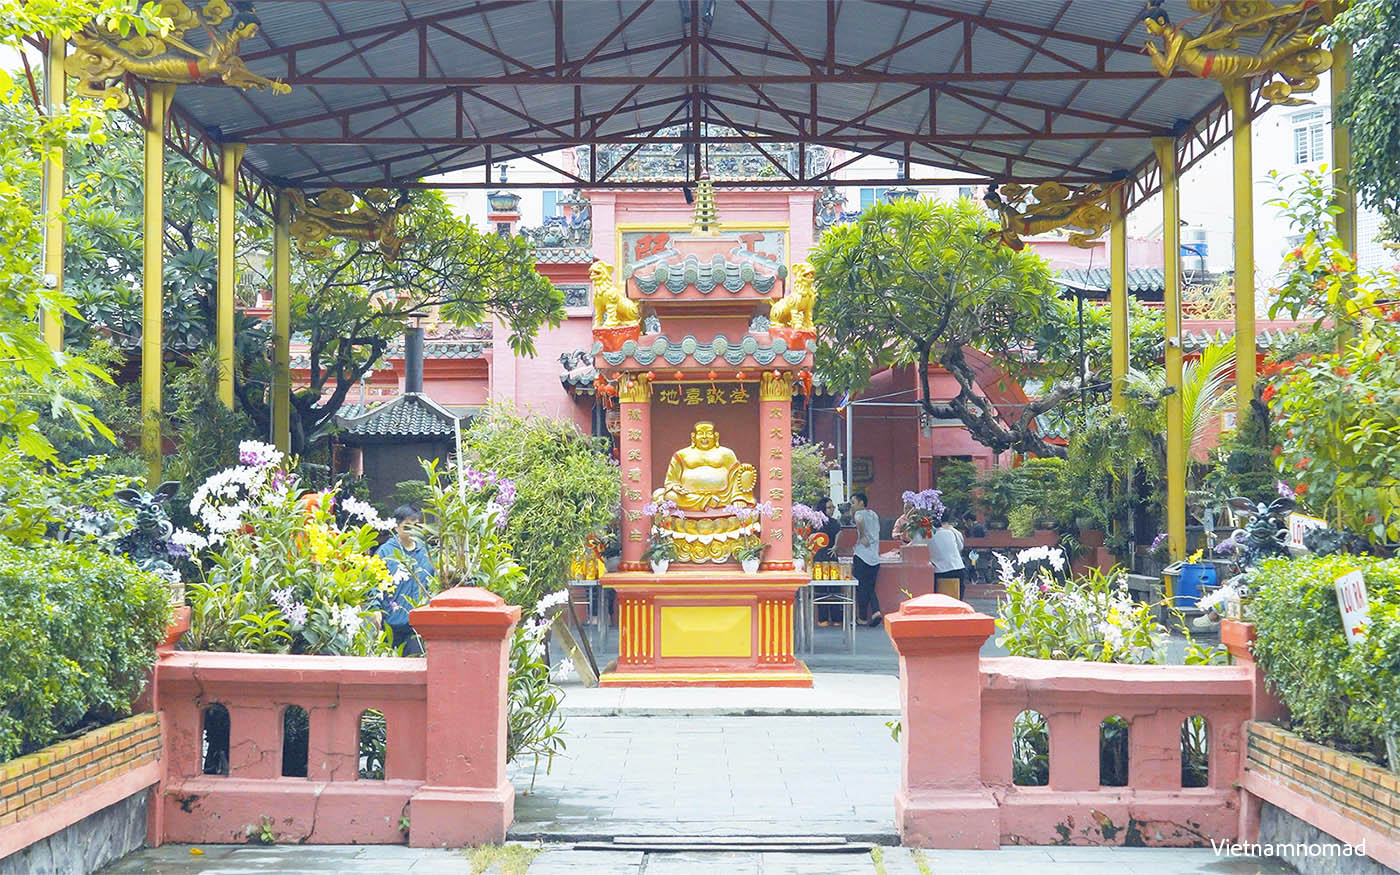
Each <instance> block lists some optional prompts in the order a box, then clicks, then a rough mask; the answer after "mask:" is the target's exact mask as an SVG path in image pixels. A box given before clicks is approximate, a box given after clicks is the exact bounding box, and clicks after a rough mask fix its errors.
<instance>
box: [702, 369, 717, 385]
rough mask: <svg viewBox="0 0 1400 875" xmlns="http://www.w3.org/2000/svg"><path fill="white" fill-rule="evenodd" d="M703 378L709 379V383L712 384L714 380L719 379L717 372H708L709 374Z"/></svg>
mask: <svg viewBox="0 0 1400 875" xmlns="http://www.w3.org/2000/svg"><path fill="white" fill-rule="evenodd" d="M705 376H707V377H709V378H710V382H711V383H713V382H714V381H715V380H717V379H719V374H718V373H717V372H715V371H710V372H709V373H708V374H706V375H705Z"/></svg>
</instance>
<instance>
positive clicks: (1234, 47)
mask: <svg viewBox="0 0 1400 875" xmlns="http://www.w3.org/2000/svg"><path fill="white" fill-rule="evenodd" d="M1161 3H1162V0H1152V2H1151V3H1149V4H1148V8H1147V15H1146V17H1145V18H1144V19H1143V24H1144V26H1145V27H1146V28H1147V32H1148V34H1150V35H1151V37H1153V38H1155V39H1149V40H1148V41H1147V43H1146V44H1145V45H1144V49H1145V50H1146V51H1147V54H1148V56H1149V57H1150V58H1151V59H1152V66H1153V67H1156V68H1157V72H1159V73H1161V74H1162V75H1163V76H1170V75H1171V73H1172V71H1173V70H1175V69H1177V68H1181V69H1183V70H1186V71H1188V72H1190V73H1192V74H1194V75H1196V76H1199V77H1201V78H1202V79H1214V80H1216V81H1218V82H1237V81H1240V80H1242V79H1251V78H1254V77H1256V76H1269V77H1273V76H1278V77H1279V78H1278V79H1272V80H1271V81H1269V82H1268V83H1266V84H1265V85H1264V87H1262V88H1260V89H1259V93H1260V94H1261V95H1262V96H1263V97H1264V99H1266V100H1268V101H1269V102H1270V103H1274V104H1281V105H1284V106H1296V105H1298V104H1300V103H1311V102H1312V101H1309V100H1304V99H1302V98H1300V97H1297V96H1296V95H1299V94H1310V93H1312V92H1313V91H1316V90H1317V87H1318V74H1319V73H1322V72H1323V71H1325V70H1327V69H1328V68H1330V67H1331V66H1332V53H1331V52H1329V51H1327V50H1326V49H1324V48H1322V47H1321V46H1319V45H1318V28H1320V27H1322V26H1323V25H1325V24H1329V23H1331V21H1332V18H1333V16H1334V15H1335V14H1336V11H1337V9H1336V7H1337V4H1336V2H1335V0H1302V2H1298V3H1288V4H1285V5H1282V6H1275V5H1274V4H1273V3H1272V2H1269V0H1188V5H1189V6H1190V7H1191V8H1192V9H1193V10H1195V11H1196V12H1199V13H1201V15H1200V16H1198V17H1204V16H1207V15H1208V16H1209V18H1208V19H1207V22H1206V25H1205V28H1204V29H1203V30H1202V31H1201V34H1200V36H1192V35H1191V34H1190V33H1188V32H1187V31H1186V30H1185V29H1183V27H1182V26H1181V25H1173V24H1172V22H1171V19H1170V17H1168V15H1167V12H1166V10H1165V9H1163V8H1162V5H1161ZM1193 20H1194V19H1193ZM1186 23H1189V22H1183V24H1186ZM1259 38H1262V42H1261V43H1260V45H1259V47H1258V49H1256V50H1255V51H1253V52H1248V51H1241V50H1239V49H1240V47H1241V42H1240V41H1241V40H1246V39H1247V40H1253V39H1259ZM1156 39H1160V40H1161V42H1162V44H1161V46H1160V47H1158V45H1157V43H1156V42H1155V40H1156Z"/></svg>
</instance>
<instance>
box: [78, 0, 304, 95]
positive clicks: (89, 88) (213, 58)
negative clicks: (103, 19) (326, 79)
mask: <svg viewBox="0 0 1400 875" xmlns="http://www.w3.org/2000/svg"><path fill="white" fill-rule="evenodd" d="M156 6H157V12H158V13H159V14H160V15H162V16H164V17H166V18H168V19H170V22H171V28H170V30H169V32H167V33H163V34H157V33H148V34H133V35H132V36H129V37H122V36H121V35H119V34H116V33H113V32H112V31H110V30H107V29H105V28H103V27H101V26H100V25H98V24H95V23H94V24H91V25H89V26H88V27H87V28H86V29H84V30H82V31H79V32H77V33H75V34H73V36H72V42H73V46H74V52H73V56H72V57H71V58H70V59H69V61H68V75H69V76H71V77H73V78H74V79H77V80H78V93H79V94H82V95H84V96H86V97H96V98H111V99H113V100H114V101H115V102H116V105H117V107H118V108H121V107H125V106H126V105H127V104H128V103H130V102H131V98H130V96H129V95H128V94H127V93H126V92H125V91H124V90H123V89H122V87H121V84H120V82H121V79H122V77H123V76H125V75H127V74H128V73H130V74H131V75H134V76H139V77H141V78H142V79H149V80H151V81H152V82H171V83H175V84H192V83H197V84H211V83H216V82H222V83H223V84H225V85H232V86H233V87H234V88H242V89H244V90H245V91H246V90H247V89H249V88H265V89H267V90H269V91H272V92H273V93H275V94H286V93H288V92H290V91H291V90H292V88H291V86H290V85H287V84H286V83H284V82H280V81H277V80H274V79H268V78H267V77H265V76H259V75H258V74H256V73H254V72H253V71H251V70H249V69H248V67H247V66H246V65H245V64H244V63H243V59H242V58H240V57H239V56H238V48H239V45H240V44H241V43H242V42H243V41H244V40H246V39H248V38H249V37H251V36H253V35H254V34H256V33H257V32H258V26H259V21H258V17H257V15H256V14H255V13H254V12H253V4H251V3H243V2H235V3H233V4H230V3H228V2H227V0H209V2H207V3H205V4H204V5H203V6H202V7H201V8H200V9H199V11H198V12H196V11H194V10H192V9H190V7H188V6H186V5H185V4H184V3H182V2H181V0H161V2H159V3H157V4H156ZM196 27H199V28H202V29H203V30H204V31H205V33H207V34H208V35H209V45H208V46H207V47H206V48H203V49H199V48H195V47H194V46H193V45H191V44H190V43H189V42H188V41H186V39H185V35H186V34H187V33H188V32H189V31H190V30H193V29H194V28H196Z"/></svg>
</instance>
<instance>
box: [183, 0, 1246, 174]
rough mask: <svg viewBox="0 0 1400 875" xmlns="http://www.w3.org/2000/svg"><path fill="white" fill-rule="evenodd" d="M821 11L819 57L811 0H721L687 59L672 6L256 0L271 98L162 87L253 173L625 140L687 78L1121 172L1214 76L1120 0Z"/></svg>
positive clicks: (773, 109) (1183, 12)
mask: <svg viewBox="0 0 1400 875" xmlns="http://www.w3.org/2000/svg"><path fill="white" fill-rule="evenodd" d="M829 8H830V9H831V10H832V11H833V12H834V13H835V16H836V18H835V21H834V22H833V23H832V24H833V25H834V27H833V28H832V30H833V32H834V33H835V34H836V39H835V42H834V45H833V46H831V47H830V52H828V46H827V32H828V21H827V9H828V6H827V4H824V3H819V2H815V0H809V2H797V0H786V2H785V0H768V2H766V3H764V2H762V0H752V2H749V3H745V4H740V3H737V2H731V0H720V2H718V3H717V4H716V6H715V14H714V19H713V23H712V24H711V26H710V27H709V30H708V31H705V32H704V33H702V36H701V39H700V44H701V48H700V51H699V52H698V57H699V64H698V69H697V70H690V69H689V68H690V65H691V52H690V51H689V46H688V45H686V36H685V33H686V31H685V25H684V23H683V21H682V17H683V14H684V13H685V12H686V11H688V9H689V6H688V4H687V3H685V2H682V3H679V4H677V3H674V2H667V0H655V2H648V0H611V2H606V3H604V2H591V0H590V2H584V0H568V2H564V3H563V4H561V5H558V6H556V5H555V4H553V3H551V2H550V0H520V2H494V0H492V2H487V0H482V2H476V3H457V2H449V0H408V2H401V0H395V2H389V0H340V2H336V3H306V2H292V0H264V2H261V3H260V4H259V5H258V7H257V11H258V14H259V16H260V17H261V20H262V29H261V32H260V33H259V35H257V36H256V37H254V38H252V39H250V40H248V41H246V42H245V43H244V46H243V54H244V57H245V59H246V60H247V63H248V66H249V67H250V68H251V69H252V70H253V71H255V72H257V73H259V74H262V75H265V76H269V77H274V78H283V79H286V80H288V81H289V82H290V83H291V84H292V86H293V89H292V92H291V94H288V95H275V94H271V93H268V92H261V91H253V92H243V91H239V90H237V89H231V88H226V87H222V86H211V85H182V86H180V88H179V89H178V91H177V92H176V95H175V102H176V104H177V106H178V107H179V108H180V109H181V110H182V111H183V114H184V115H187V116H189V117H192V118H193V119H194V120H195V121H196V123H197V124H198V125H199V126H201V127H203V128H204V129H205V130H208V131H213V132H215V133H214V136H215V137H216V139H220V140H223V141H243V142H247V143H249V148H248V151H247V155H246V159H245V160H246V162H247V163H248V164H249V166H250V167H252V168H255V169H256V170H257V171H258V172H260V173H261V174H262V175H263V176H265V177H267V178H269V179H271V180H272V181H274V182H276V183H278V184H292V185H305V186H311V187H315V186H316V185H318V184H325V183H326V182H327V181H335V182H341V183H349V184H369V183H376V182H382V183H385V184H389V185H392V184H395V183H403V182H410V181H415V180H418V179H421V178H423V177H425V176H431V175H434V174H437V173H442V172H445V171H450V170H455V169H459V168H463V167H470V166H479V165H481V164H483V163H487V161H488V148H487V143H486V142H485V141H486V140H492V141H494V142H495V143H497V144H499V145H498V146H497V148H496V149H495V151H494V153H493V154H492V155H491V157H490V161H492V162H499V161H501V160H505V159H506V158H510V157H513V155H512V152H514V153H517V154H519V153H528V152H541V151H549V150H552V149H554V148H558V147H559V146H558V140H559V139H560V138H563V137H576V138H577V139H578V140H580V141H583V142H586V141H588V140H590V139H592V138H596V137H623V136H639V135H640V136H645V135H646V134H645V132H644V131H642V132H639V129H642V128H648V127H651V126H656V125H659V124H661V123H662V122H663V121H664V120H665V119H666V118H667V117H668V116H671V117H672V118H673V119H674V121H675V122H685V121H687V120H688V118H689V107H688V105H687V102H688V100H689V95H690V94H691V93H692V87H693V88H694V89H695V90H694V93H695V94H696V95H697V100H698V102H699V103H700V109H701V114H700V118H701V120H702V121H703V122H704V123H706V124H714V125H727V124H728V122H729V121H730V120H732V121H733V122H734V123H735V124H737V125H739V126H740V127H743V128H747V129H749V130H751V131H753V132H758V133H764V132H768V133H771V134H773V135H778V134H784V133H786V132H792V131H794V124H799V125H802V126H803V127H804V133H805V134H806V137H807V139H808V141H809V142H819V143H825V144H829V145H834V146H838V147H841V148H845V149H873V151H874V153H875V154H885V155H889V156H891V157H897V156H900V155H902V154H903V146H902V144H900V145H899V146H898V147H895V146H889V145H884V146H882V145H881V138H882V137H883V136H884V133H888V132H893V133H895V134H899V135H902V136H905V137H909V136H911V135H912V136H913V137H914V138H915V139H914V141H911V142H910V144H909V146H908V156H909V157H910V158H911V159H912V160H913V161H915V162H921V163H926V164H932V165H935V166H939V167H944V168H949V169H953V170H956V171H961V172H963V173H965V174H969V175H978V176H983V177H988V178H995V179H1008V178H1023V179H1030V178H1046V177H1062V176H1067V175H1068V176H1071V177H1079V178H1088V177H1092V178H1100V179H1106V178H1110V177H1113V176H1115V175H1116V174H1121V173H1124V172H1129V171H1131V170H1133V169H1134V168H1136V167H1138V166H1140V165H1142V164H1143V163H1144V162H1146V161H1149V160H1150V159H1151V155H1152V150H1151V144H1150V138H1151V137H1152V136H1161V135H1166V134H1169V133H1170V132H1172V131H1174V130H1179V129H1180V124H1181V122H1182V121H1183V120H1186V121H1192V120H1197V119H1200V118H1202V117H1204V116H1205V115H1206V114H1207V113H1208V112H1211V111H1214V110H1218V108H1219V106H1220V99H1221V89H1220V86H1219V84H1218V83H1215V82H1210V81H1204V80H1199V79H1195V78H1190V77H1178V78H1172V79H1169V80H1164V79H1162V78H1161V77H1160V76H1158V75H1157V74H1156V72H1155V71H1154V70H1152V68H1151V65H1150V63H1149V61H1148V58H1147V57H1146V56H1145V55H1144V54H1143V52H1142V51H1141V46H1142V43H1143V41H1144V39H1145V37H1146V34H1145V31H1144V30H1143V28H1142V25H1141V20H1142V15H1143V9H1144V7H1143V3H1142V2H1141V0H1064V2H1056V3H1050V2H1033V3H1027V2H1024V0H941V2H939V3H938V4H937V5H933V4H925V3H921V2H912V0H911V2H902V0H838V2H836V3H835V4H833V5H831V6H830V7H829ZM1165 8H1166V10H1167V11H1168V13H1169V14H1170V15H1171V17H1172V19H1173V21H1176V22H1183V21H1186V20H1187V19H1189V18H1191V17H1192V16H1193V15H1194V14H1195V13H1194V12H1192V10H1191V9H1190V8H1189V7H1188V6H1187V5H1186V2H1185V0H1166V3H1165ZM747 9H753V10H754V14H752V15H750V14H749V13H748V11H747ZM556 10H559V14H560V15H562V17H563V24H562V26H561V28H560V34H561V37H560V41H559V43H558V45H557V46H556V40H555V38H554V33H555V19H554V13H555V11H556ZM944 25H947V26H944ZM614 33H616V35H615V36H613V38H612V39H611V40H609V41H607V42H606V43H604V42H603V41H604V40H605V38H607V37H609V35H611V34H614ZM190 36H191V38H192V40H199V39H201V37H200V36H199V35H197V34H195V33H194V32H191V34H190ZM969 46H970V53H969V52H967V51H966V50H967V48H968V47H969ZM1246 48H1249V46H1246ZM678 49H679V51H677V50H678ZM558 50H562V51H560V52H559V53H558V54H557V51H558ZM695 75H698V76H700V77H703V78H702V80H701V81H699V82H693V81H692V77H694V76H695ZM1124 76H1126V77H1130V78H1114V77H1124ZM773 77H788V78H786V79H784V80H782V81H774V79H773ZM813 84H815V85H816V88H815V102H813V94H814V89H813V88H812V85H813ZM755 87H758V88H759V90H760V91H761V92H762V93H761V94H759V93H756V91H755ZM678 110H679V114H678V115H673V113H676V112H677V111H678ZM1047 110H1048V114H1047ZM575 122H577V127H576V125H575ZM812 128H815V131H813V130H812ZM882 132H884V133H882ZM1104 135H1106V136H1107V137H1108V138H1106V139H1104V138H1101V137H1102V136H1104ZM546 140H552V142H550V143H549V144H548V145H547V146H535V145H532V143H536V142H539V143H545V142H546ZM774 181H775V182H781V180H780V179H775V180H774Z"/></svg>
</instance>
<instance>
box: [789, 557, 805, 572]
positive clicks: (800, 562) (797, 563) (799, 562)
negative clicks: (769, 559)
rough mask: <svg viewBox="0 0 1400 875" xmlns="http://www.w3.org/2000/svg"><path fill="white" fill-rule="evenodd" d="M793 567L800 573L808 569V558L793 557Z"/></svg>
mask: <svg viewBox="0 0 1400 875" xmlns="http://www.w3.org/2000/svg"><path fill="white" fill-rule="evenodd" d="M792 567H793V568H795V569H796V570H797V571H798V572H799V573H800V572H803V571H806V570H807V560H806V559H804V558H802V557H801V556H794V557H792Z"/></svg>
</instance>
